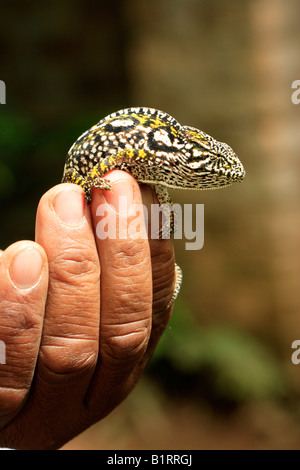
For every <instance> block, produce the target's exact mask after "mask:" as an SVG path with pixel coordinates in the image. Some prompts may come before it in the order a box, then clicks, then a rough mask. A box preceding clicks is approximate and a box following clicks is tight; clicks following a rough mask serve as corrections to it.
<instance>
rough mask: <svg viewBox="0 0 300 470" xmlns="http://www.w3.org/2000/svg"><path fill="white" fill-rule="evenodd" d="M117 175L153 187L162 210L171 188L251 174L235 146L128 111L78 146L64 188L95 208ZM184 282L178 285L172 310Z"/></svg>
mask: <svg viewBox="0 0 300 470" xmlns="http://www.w3.org/2000/svg"><path fill="white" fill-rule="evenodd" d="M113 169H120V170H125V171H127V172H129V173H131V175H132V176H133V177H134V178H136V180H137V181H138V182H140V183H146V184H150V185H152V186H153V188H154V190H155V192H156V194H157V198H158V201H159V203H160V204H163V203H167V204H172V203H171V200H170V198H169V195H168V189H167V188H174V189H202V190H203V189H215V188H221V187H224V186H228V185H230V184H232V183H234V182H238V181H242V180H243V178H244V176H245V170H244V168H243V165H242V163H241V162H240V160H239V158H238V157H237V156H236V154H235V153H234V151H233V150H232V149H231V148H230V147H229V145H227V144H225V143H222V142H218V141H217V140H215V139H214V138H213V137H211V136H209V135H208V134H206V133H205V132H203V131H200V130H198V129H196V128H194V127H189V126H181V125H180V124H179V123H178V122H177V121H176V119H174V118H173V117H171V116H170V115H168V114H166V113H164V112H162V111H158V110H156V109H152V108H144V107H136V108H129V109H122V110H120V111H117V112H115V113H112V114H110V115H109V116H107V117H105V118H104V119H101V121H99V122H98V124H96V125H94V126H93V127H91V128H90V129H88V130H87V131H86V132H84V133H83V134H82V135H81V136H80V137H79V138H78V139H77V140H76V142H75V143H74V144H73V145H72V147H71V148H70V150H69V152H68V156H67V159H66V163H65V167H64V174H63V179H62V182H64V183H66V182H69V183H75V184H78V185H79V186H81V187H82V188H83V189H84V191H85V196H86V201H87V203H88V204H89V203H90V202H91V189H92V187H97V188H100V189H111V185H110V183H109V180H107V179H103V178H102V176H104V175H105V174H106V173H108V172H109V171H111V170H113ZM181 280H182V273H181V269H180V268H179V266H178V265H176V283H175V289H174V294H173V296H172V299H171V300H170V303H169V305H170V304H171V303H172V302H173V301H174V300H175V298H176V297H177V295H178V292H179V290H180V286H181Z"/></svg>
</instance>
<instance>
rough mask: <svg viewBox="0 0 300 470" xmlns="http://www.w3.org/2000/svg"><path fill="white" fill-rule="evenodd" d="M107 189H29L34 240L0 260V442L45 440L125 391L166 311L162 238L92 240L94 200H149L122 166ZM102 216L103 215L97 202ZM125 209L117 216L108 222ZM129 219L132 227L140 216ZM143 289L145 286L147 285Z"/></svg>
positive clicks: (42, 443) (55, 438) (56, 438)
mask: <svg viewBox="0 0 300 470" xmlns="http://www.w3.org/2000/svg"><path fill="white" fill-rule="evenodd" d="M109 179H110V181H111V182H112V183H113V191H105V192H104V191H100V190H94V191H93V201H92V204H91V206H87V205H86V204H85V201H84V194H83V191H82V189H81V188H80V187H78V186H76V185H71V184H61V185H58V186H55V187H54V188H52V189H50V190H49V191H48V192H47V193H46V194H45V195H44V196H43V197H42V199H41V201H40V204H39V207H38V211H37V218H36V242H31V241H20V242H17V243H14V244H13V245H11V246H10V247H8V248H7V249H6V250H5V251H4V252H3V253H2V256H1V258H0V340H2V341H3V342H4V343H5V345H6V364H0V446H4V447H11V448H16V449H56V448H59V447H61V446H62V445H63V444H64V443H66V442H67V441H69V440H70V439H72V438H73V437H75V436H76V435H77V434H79V433H80V432H82V431H83V430H85V429H86V428H87V427H89V426H90V425H92V424H93V423H95V422H97V421H99V420H100V419H102V418H104V417H105V416H106V415H107V414H109V413H110V412H111V411H112V410H113V409H114V408H115V407H116V406H117V405H118V404H119V403H120V402H121V401H122V400H123V399H124V398H125V397H126V396H127V395H128V394H129V393H130V391H131V389H132V387H133V386H134V385H135V383H136V382H137V380H138V378H139V377H140V375H141V373H142V371H143V370H144V367H145V365H146V364H147V362H148V360H149V358H150V357H151V355H152V353H153V351H154V349H155V346H156V345H157V342H158V340H159V338H160V336H161V334H162V332H163V330H164V329H165V327H166V325H167V322H168V320H169V317H170V314H171V308H167V305H168V302H169V300H170V298H171V296H172V292H173V286H174V251H173V245H172V242H171V240H148V239H146V238H137V239H131V238H126V239H111V238H106V239H99V238H98V237H97V236H95V230H96V228H97V227H98V223H99V220H100V217H99V216H97V215H96V212H97V207H98V206H99V205H100V204H106V200H105V198H104V195H105V197H106V198H107V202H109V203H110V204H112V205H114V206H115V207H117V200H118V196H119V195H126V196H127V198H128V200H129V201H131V202H132V203H133V204H134V203H136V204H140V203H141V202H142V199H141V197H142V196H141V189H142V194H143V200H144V203H145V204H146V205H147V206H149V205H150V204H151V203H156V202H157V201H156V200H155V196H154V193H153V191H152V189H151V188H150V187H149V186H146V187H142V188H140V187H139V186H138V184H137V183H136V181H135V180H134V179H133V178H132V177H131V176H130V175H129V174H128V173H125V172H121V171H117V170H116V171H113V172H111V173H110V174H109ZM107 214H108V215H107V217H106V221H108V220H110V219H113V218H114V217H115V212H114V211H113V210H112V209H111V208H109V206H107ZM123 217H125V214H123V213H122V214H118V215H117V222H118V223H120V222H121V221H122V220H123ZM137 220H138V221H139V222H140V224H141V227H142V229H143V227H144V218H143V214H141V213H140V214H139V215H138V218H137ZM152 291H153V292H152Z"/></svg>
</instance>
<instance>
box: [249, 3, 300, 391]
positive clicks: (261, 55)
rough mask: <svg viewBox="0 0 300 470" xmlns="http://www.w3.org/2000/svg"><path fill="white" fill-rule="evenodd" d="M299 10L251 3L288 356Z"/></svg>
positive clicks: (297, 277) (295, 335) (295, 239)
mask: <svg viewBox="0 0 300 470" xmlns="http://www.w3.org/2000/svg"><path fill="white" fill-rule="evenodd" d="M292 7H293V8H292ZM297 11H298V15H297V14H296V12H297ZM299 14H300V9H299V2H294V1H292V2H284V1H282V0H275V1H274V0H257V1H256V2H253V5H252V8H251V20H252V27H253V63H254V70H255V71H256V73H255V78H256V87H257V88H256V89H257V94H256V96H255V102H256V105H257V110H258V116H259V118H258V121H257V137H258V140H259V147H260V149H261V150H262V153H261V161H260V170H261V176H260V184H261V185H262V186H264V188H265V197H264V198H263V200H262V201H261V204H262V207H264V208H265V209H266V212H265V223H267V224H268V225H269V239H268V240H267V243H268V244H270V245H271V248H272V259H271V260H270V269H271V273H272V284H273V314H274V317H273V320H274V321H275V322H276V325H277V328H276V330H277V334H278V339H279V338H280V342H281V346H282V347H283V351H284V354H285V356H286V357H287V359H288V358H289V356H290V349H289V348H290V345H291V343H292V341H293V340H294V339H299V338H300V295H299V282H300V217H299V209H300V204H299V201H300V185H299V168H300V165H299V162H300V161H299V130H298V129H299V111H300V109H299V106H298V108H297V106H295V105H294V104H293V103H292V101H291V95H292V89H291V84H292V82H293V81H294V80H295V79H297V78H299V76H297V73H298V74H299V43H300V34H299V25H298V20H299ZM262 255H263V254H262ZM270 327H271V328H273V326H271V325H270ZM299 384H300V379H299Z"/></svg>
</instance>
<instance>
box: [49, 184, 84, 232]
mask: <svg viewBox="0 0 300 470" xmlns="http://www.w3.org/2000/svg"><path fill="white" fill-rule="evenodd" d="M84 206H85V201H84V195H83V194H82V193H81V192H79V191H76V190H74V189H71V188H70V189H69V188H64V189H63V190H61V191H60V192H59V193H58V194H57V195H56V197H55V200H54V210H55V212H56V214H57V216H58V217H59V218H60V220H61V221H62V222H63V223H65V224H67V225H72V226H76V225H79V224H80V223H81V221H82V219H83V216H84Z"/></svg>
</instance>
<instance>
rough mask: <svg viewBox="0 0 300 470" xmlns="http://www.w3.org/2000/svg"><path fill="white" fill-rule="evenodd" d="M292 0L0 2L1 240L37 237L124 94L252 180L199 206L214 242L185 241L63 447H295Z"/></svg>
mask: <svg viewBox="0 0 300 470" xmlns="http://www.w3.org/2000/svg"><path fill="white" fill-rule="evenodd" d="M299 17H300V4H299V2H298V1H297V0H289V1H288V2H287V1H285V0H243V2H241V1H238V0H227V1H226V2H225V1H222V0H210V1H207V0H181V1H180V0H173V1H171V0H151V1H147V0H126V1H125V0H124V1H121V0H119V1H117V0H116V1H96V0H87V1H83V0H73V1H72V2H71V1H64V0H59V1H58V0H53V1H52V2H38V1H34V0H28V1H24V2H15V1H13V0H12V1H10V2H5V3H4V2H3V3H2V5H1V20H2V21H1V29H0V79H1V80H3V81H4V82H5V83H6V104H5V105H0V206H1V211H0V217H1V221H0V227H1V228H0V246H1V248H3V249H4V248H5V247H6V246H8V245H9V244H11V243H13V242H15V241H17V240H20V239H28V238H29V239H33V238H34V223H35V212H36V207H37V204H38V202H39V199H40V197H41V196H42V194H43V193H44V192H45V191H46V190H47V189H49V188H50V187H51V186H53V185H55V184H57V183H59V182H60V180H61V176H62V171H63V166H64V160H65V156H66V153H67V151H68V149H69V147H70V146H71V145H72V143H73V142H74V141H75V140H76V138H77V137H78V136H79V134H80V133H82V132H83V131H85V130H86V129H87V128H88V127H90V126H91V125H93V124H95V123H96V122H97V121H98V120H100V119H101V118H102V117H104V116H105V115H107V114H108V113H110V112H113V111H116V110H118V109H121V108H123V107H128V106H149V107H155V108H158V109H162V110H164V111H166V112H168V113H169V114H171V115H173V116H174V117H176V118H177V119H178V121H179V122H181V123H183V124H186V125H192V126H195V127H198V128H200V129H202V130H204V131H206V132H207V133H209V134H211V135H213V136H215V137H216V138H217V139H218V140H221V141H225V142H227V143H229V144H230V145H231V146H232V147H233V148H234V150H235V151H236V152H237V153H238V155H239V157H240V158H241V160H242V162H243V164H244V166H245V168H246V171H247V177H246V180H245V181H244V182H243V184H242V185H234V186H232V187H230V188H227V189H224V190H222V191H212V192H210V191H207V192H206V191H205V192H179V191H178V192H176V191H174V192H173V193H172V196H173V199H174V201H175V202H181V203H202V204H205V244H204V247H203V249H202V250H200V251H196V252H195V251H186V250H185V249H184V243H185V241H184V240H183V241H178V240H176V241H175V247H176V257H177V260H178V263H179V265H180V266H181V267H182V268H183V272H184V282H183V286H182V291H181V293H180V297H179V299H178V301H177V302H176V306H175V309H174V313H173V317H172V320H171V322H170V325H169V327H168V328H167V330H166V332H165V334H164V336H163V338H162V340H161V342H160V345H159V347H158V349H157V351H156V353H155V355H154V357H153V359H152V361H151V362H150V364H149V366H148V368H147V371H146V373H145V374H144V376H143V378H142V380H141V381H140V383H139V384H138V385H137V387H136V388H135V390H134V391H133V393H132V394H131V395H130V397H128V399H127V400H126V401H125V402H124V403H123V404H122V405H121V406H119V407H118V408H117V410H115V411H114V412H113V413H112V414H111V415H110V416H109V417H108V418H106V419H105V420H104V421H102V422H100V423H98V424H97V425H95V426H93V427H91V428H90V429H89V430H87V431H86V432H85V433H83V434H82V435H80V436H78V437H77V438H76V439H74V440H73V441H72V442H70V443H68V444H67V445H66V446H65V447H64V448H66V449H71V448H73V449H74V448H75V449H166V448H167V449H288V448H290V449H300V365H299V366H297V365H294V364H292V362H291V354H292V349H291V344H292V342H293V341H294V340H296V339H300V308H299V307H300V296H299V281H300V219H299V200H300V199H299V192H300V190H299V161H300V159H299V147H300V146H299V112H300V105H298V106H297V105H294V104H293V103H292V101H291V94H292V91H293V90H292V89H291V85H292V82H293V81H294V80H296V79H300V76H299V73H300V58H299V44H300V30H299V24H298V22H299Z"/></svg>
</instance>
